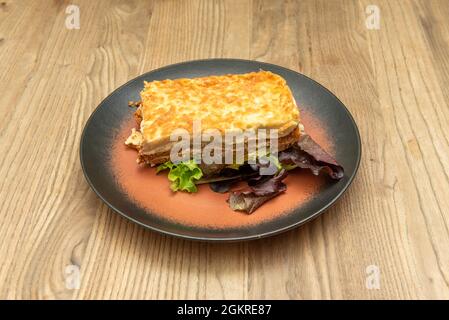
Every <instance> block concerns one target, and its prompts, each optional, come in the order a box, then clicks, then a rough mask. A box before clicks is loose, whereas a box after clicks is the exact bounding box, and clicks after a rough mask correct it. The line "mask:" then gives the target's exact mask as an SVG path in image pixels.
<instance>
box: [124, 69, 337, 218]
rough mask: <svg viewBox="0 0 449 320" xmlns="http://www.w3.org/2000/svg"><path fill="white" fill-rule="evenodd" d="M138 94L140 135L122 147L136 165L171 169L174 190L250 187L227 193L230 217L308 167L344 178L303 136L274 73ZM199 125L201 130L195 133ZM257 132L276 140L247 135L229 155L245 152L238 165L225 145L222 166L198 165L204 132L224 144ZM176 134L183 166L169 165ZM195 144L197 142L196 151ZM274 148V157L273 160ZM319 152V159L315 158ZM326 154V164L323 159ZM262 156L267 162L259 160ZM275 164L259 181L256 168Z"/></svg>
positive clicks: (181, 83) (152, 87)
mask: <svg viewBox="0 0 449 320" xmlns="http://www.w3.org/2000/svg"><path fill="white" fill-rule="evenodd" d="M140 95H141V102H140V103H139V104H138V108H137V110H136V112H135V116H136V119H137V122H138V128H137V129H134V130H133V132H132V133H131V135H130V136H129V138H128V139H127V140H126V142H125V143H126V144H127V145H128V146H130V147H133V148H136V149H137V150H138V159H137V162H138V163H142V164H147V165H150V166H156V165H157V166H158V171H162V170H169V175H168V178H169V180H170V181H171V188H172V189H173V190H174V191H178V190H181V191H188V192H194V191H196V185H197V184H199V183H211V188H212V190H214V191H217V192H227V191H229V190H231V189H232V185H233V184H234V183H235V182H237V181H242V180H248V181H249V186H248V188H249V189H248V190H246V191H242V190H240V191H235V192H234V191H231V193H230V199H229V203H230V205H231V207H232V208H233V209H234V210H240V211H245V212H249V213H251V212H252V211H254V210H255V209H256V208H257V207H258V206H260V205H261V204H262V203H263V202H265V201H266V200H268V199H270V198H272V197H273V196H275V195H277V194H279V193H281V192H282V191H284V190H285V185H284V184H283V183H282V180H283V179H284V178H285V176H286V173H287V171H288V170H291V169H294V168H297V167H300V168H308V169H312V171H314V172H315V173H317V174H318V172H319V171H321V169H323V168H326V170H327V171H328V172H329V174H330V176H331V177H334V178H340V177H341V176H342V175H343V173H342V169H341V167H340V166H338V164H336V162H335V161H334V160H333V159H332V158H331V157H330V156H328V155H327V154H326V153H325V152H324V151H323V150H322V149H321V148H319V146H317V145H316V144H313V145H312V144H311V143H312V142H313V140H311V139H310V137H308V136H307V135H306V134H305V133H304V130H303V126H302V125H301V121H300V114H299V110H298V107H297V105H296V103H295V99H294V97H293V95H292V92H291V90H290V88H289V87H288V85H287V83H286V81H285V80H284V79H283V78H282V77H281V76H279V75H277V74H273V73H271V72H268V71H259V72H251V73H246V74H229V75H220V76H209V77H201V78H193V79H175V80H168V79H167V80H162V81H152V82H145V83H144V89H143V90H142V92H141V94H140ZM198 124H199V125H200V130H199V131H196V130H195V125H198ZM261 129H264V130H265V131H266V132H267V133H268V132H270V133H271V132H275V133H276V135H275V139H276V140H273V139H272V137H271V136H270V138H268V137H267V136H263V135H262V136H260V135H257V134H256V135H244V138H243V140H242V141H240V143H238V142H237V140H235V141H234V140H233V141H232V145H231V148H232V149H233V152H235V153H237V152H238V151H243V155H244V156H243V161H240V162H238V161H235V162H231V163H229V161H225V157H224V155H225V154H226V152H227V151H228V150H227V149H226V148H229V143H228V144H226V143H223V142H221V143H220V149H219V150H217V149H216V148H215V149H214V152H215V153H218V151H222V152H221V155H223V156H222V157H221V159H220V157H218V158H217V157H215V158H214V159H215V160H216V161H215V162H214V163H210V161H201V160H200V161H198V160H195V159H196V158H195V157H194V153H195V151H196V152H200V153H201V151H203V150H204V148H206V147H207V145H208V144H209V142H210V141H203V140H202V139H201V137H199V136H202V135H203V134H204V133H205V132H208V131H210V130H214V132H219V133H220V134H221V135H222V136H223V137H224V136H225V135H226V134H229V133H231V134H232V133H233V132H235V133H237V132H240V133H241V132H249V131H250V132H256V133H257V132H259V131H260V130H261ZM175 131H177V132H183V133H185V134H187V135H188V136H189V137H190V141H189V147H190V148H189V157H188V158H187V159H185V160H184V161H181V162H179V161H178V162H174V161H172V160H173V159H172V157H173V153H172V151H173V148H174V147H175V145H176V144H177V143H178V142H179V141H174V140H173V138H172V137H171V136H172V135H173V133H174V132H175ZM197 138H198V139H197ZM195 139H197V140H195ZM198 140H199V141H200V143H199V144H196V145H195V141H198ZM224 140H225V139H224V138H223V141H224ZM262 140H263V141H262ZM273 141H274V142H276V153H275V154H274V153H273V154H271V153H270V150H272V148H270V147H272V144H274V142H273ZM304 141H307V143H308V149H309V153H307V152H305V151H304V150H303V149H302V148H301V142H302V143H304ZM311 141H312V142H311ZM254 144H255V145H258V144H264V145H265V146H266V149H264V150H266V152H265V153H264V154H261V153H260V152H256V153H253V149H251V148H250V147H251V146H253V145H254ZM317 148H319V151H320V152H321V154H320V159H316V158H315V157H314V154H313V153H314V152H315V151H316V150H317ZM225 149H226V150H225ZM258 151H259V150H258ZM190 152H191V153H190ZM310 152H312V154H310ZM323 152H324V154H325V155H326V157H328V158H326V157H325V158H323V157H322V155H323ZM262 157H264V158H265V160H268V161H258V160H261V158H262ZM194 158H195V159H194ZM280 159H282V161H280ZM250 160H251V161H250ZM273 164H274V166H275V167H276V170H275V171H274V172H272V174H271V175H268V176H262V175H261V172H262V170H261V169H262V168H266V167H267V166H270V165H271V166H272V165H273Z"/></svg>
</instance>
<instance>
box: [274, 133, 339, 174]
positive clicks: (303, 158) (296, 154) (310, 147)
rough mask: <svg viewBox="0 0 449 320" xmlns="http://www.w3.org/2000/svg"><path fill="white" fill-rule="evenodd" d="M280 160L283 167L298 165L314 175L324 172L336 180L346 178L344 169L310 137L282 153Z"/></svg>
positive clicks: (302, 139)
mask: <svg viewBox="0 0 449 320" xmlns="http://www.w3.org/2000/svg"><path fill="white" fill-rule="evenodd" d="M278 159H279V162H280V163H282V164H283V165H296V166H297V167H299V168H303V169H309V170H311V171H312V173H313V174H314V175H319V174H320V172H321V171H324V172H326V173H327V174H328V175H329V176H330V177H331V178H332V179H335V180H339V179H341V178H343V176H344V170H343V167H342V166H341V165H339V164H338V163H337V161H335V159H334V158H332V157H331V156H330V155H329V154H328V153H327V152H326V151H324V150H323V148H321V147H320V146H319V145H318V143H316V142H315V141H314V140H313V139H312V138H311V137H310V136H309V135H303V136H301V138H300V139H299V141H298V143H297V144H295V145H294V146H292V147H291V148H289V149H287V150H284V151H281V152H280V153H279V155H278Z"/></svg>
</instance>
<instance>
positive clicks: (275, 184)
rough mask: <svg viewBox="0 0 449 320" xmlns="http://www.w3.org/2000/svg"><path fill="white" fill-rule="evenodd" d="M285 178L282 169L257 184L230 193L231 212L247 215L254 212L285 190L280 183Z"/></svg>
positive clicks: (284, 171)
mask: <svg viewBox="0 0 449 320" xmlns="http://www.w3.org/2000/svg"><path fill="white" fill-rule="evenodd" d="M286 177H287V170H284V169H282V170H281V171H279V172H278V173H277V174H275V175H273V176H271V177H270V178H269V179H263V180H261V181H260V182H259V183H255V184H252V185H248V187H246V188H244V189H241V190H236V191H231V192H230V194H229V199H228V203H229V206H230V207H231V209H232V210H236V211H243V212H246V213H248V214H250V213H252V212H254V211H255V210H256V209H257V208H259V207H260V206H261V205H262V204H264V203H265V202H267V201H268V200H270V199H272V198H274V197H276V196H277V195H279V194H280V193H281V192H284V191H285V190H286V189H287V186H286V185H285V184H284V183H283V182H282V180H284V179H285V178H286Z"/></svg>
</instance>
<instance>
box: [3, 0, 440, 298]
mask: <svg viewBox="0 0 449 320" xmlns="http://www.w3.org/2000/svg"><path fill="white" fill-rule="evenodd" d="M74 3H75V4H76V5H78V6H79V10H80V11H79V12H80V29H68V28H66V19H70V17H69V15H70V14H71V13H70V10H68V11H67V12H68V13H66V9H67V6H68V4H69V3H68V2H65V1H61V2H60V1H38V0H34V1H9V0H5V1H3V2H1V3H0V70H1V72H0V79H1V81H0V92H1V95H0V119H1V120H0V121H1V133H0V137H1V140H0V148H1V149H0V153H1V167H0V188H1V194H0V203H1V207H0V210H1V212H0V298H8V299H13V298H47V299H49V298H56V299H72V298H75V299H84V298H86V299H98V298H162V299H176V298H189V299H195V298H208V299H209V298H215V299H231V298H234V299H257V298H276V299H278V298H285V299H289V298H291V299H303V298H312V299H315V298H318V299H319V298H324V299H337V298H343V299H346V298H347V299H353V298H381V299H384V298H446V299H447V298H449V214H448V213H449V212H448V208H449V179H448V175H449V173H448V172H449V143H448V140H449V125H448V123H449V108H448V106H449V103H448V101H449V85H448V83H449V23H448V20H447V18H448V17H449V1H447V0H441V1H427V0H422V1H398V0H395V1H378V0H360V1H327V0H326V1H325V0H321V1H285V2H281V1H268V0H267V1H259V0H254V1H241V0H230V1H126V2H125V1H106V0H101V1H87V0H86V1H79V0H77V1H74ZM372 4H374V5H377V8H378V9H379V14H380V21H379V22H380V24H379V27H380V28H379V29H377V28H374V29H373V28H372V27H373V26H374V27H376V25H375V24H372V22H373V21H374V22H375V19H374V18H373V17H375V16H373V14H377V11H376V8H374V9H373V8H372V7H368V6H369V5H372ZM367 7H368V8H367ZM69 9H70V8H69ZM372 10H374V11H372ZM367 19H368V20H367ZM373 19H374V20H373ZM72 21H74V20H72ZM69 22H70V21H69ZM368 27H369V28H368ZM213 57H232V58H244V59H253V60H258V61H265V62H270V63H274V64H278V65H281V66H285V67H287V68H291V69H293V70H297V71H299V72H301V73H303V74H305V75H307V76H310V77H312V78H313V79H315V80H317V81H318V82H320V83H322V84H323V85H324V86H326V87H327V88H329V89H330V90H331V91H333V92H334V93H335V94H336V95H337V96H338V97H339V98H340V99H341V100H342V101H343V102H344V103H345V104H346V106H347V107H348V108H349V110H350V111H351V113H352V114H353V115H354V117H355V119H356V122H357V123H358V126H359V128H360V133H361V136H362V143H363V158H362V163H361V167H360V170H359V173H358V175H357V177H356V179H355V181H354V183H353V185H352V186H351V188H350V189H349V191H348V192H347V193H346V194H345V195H344V196H343V197H342V198H341V200H340V201H339V202H338V204H337V205H335V206H334V207H332V209H330V210H328V212H326V213H325V214H324V215H322V216H321V217H319V218H318V219H315V220H314V221H312V222H310V223H308V224H306V225H304V226H302V227H300V228H297V229H295V230H292V231H289V232H286V233H284V234H281V235H279V236H275V237H272V238H267V239H262V240H257V241H251V242H243V243H232V244H210V243H199V242H191V241H184V240H179V239H175V238H172V237H168V236H163V235H160V234H157V233H155V232H151V231H148V230H145V229H143V228H141V227H139V226H137V225H135V224H133V223H131V222H129V221H127V220H126V219H124V218H122V217H120V216H119V215H117V214H115V213H113V212H112V211H111V210H109V209H108V208H107V206H106V205H104V204H103V203H102V202H101V201H100V200H99V199H98V198H97V196H96V195H95V194H94V192H93V191H92V190H91V189H90V188H89V186H88V185H87V183H86V181H85V179H84V176H83V173H82V171H81V167H80V162H79V154H78V151H79V142H80V135H81V131H82V129H83V126H84V124H85V123H86V120H87V118H88V117H89V115H90V114H91V112H92V111H93V110H94V108H95V107H96V106H97V105H98V104H99V102H100V101H101V100H102V99H103V98H105V97H106V96H107V95H108V94H109V93H110V92H111V91H113V90H114V89H115V88H117V87H118V86H119V85H121V84H123V83H125V82H126V81H127V80H129V79H132V78H134V77H136V76H137V75H140V74H142V73H144V72H146V71H149V70H152V69H155V68H157V67H160V66H163V65H167V64H172V63H176V62H180V61H186V60H193V59H202V58H213ZM78 267H79V269H78ZM78 270H79V272H80V276H81V280H80V286H79V288H76V281H74V280H73V279H75V278H73V277H74V276H76V275H77V274H78V273H77V271H78ZM75 280H76V279H75ZM74 284H75V285H74Z"/></svg>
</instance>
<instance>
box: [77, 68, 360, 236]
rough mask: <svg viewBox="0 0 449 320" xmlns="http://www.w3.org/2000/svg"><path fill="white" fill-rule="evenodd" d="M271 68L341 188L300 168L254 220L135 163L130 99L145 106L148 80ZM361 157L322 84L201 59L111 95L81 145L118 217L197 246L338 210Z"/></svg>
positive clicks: (343, 114) (85, 165)
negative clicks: (337, 168) (330, 161)
mask: <svg viewBox="0 0 449 320" xmlns="http://www.w3.org/2000/svg"><path fill="white" fill-rule="evenodd" d="M261 69H262V70H267V71H271V72H273V73H276V74H279V75H281V76H282V77H283V78H284V79H285V80H286V81H287V83H288V85H289V87H290V88H291V90H292V92H293V95H294V97H295V99H296V102H297V104H298V107H299V108H300V111H301V118H302V122H303V124H304V126H305V129H306V132H308V133H309V134H310V135H311V136H312V137H313V138H314V139H315V140H317V142H319V143H320V144H321V145H322V146H323V147H324V149H326V150H327V151H328V152H329V153H331V154H332V155H333V156H334V157H335V159H336V160H337V161H338V162H339V163H340V164H341V165H342V166H343V167H344V169H345V176H344V177H343V178H342V179H341V180H339V181H337V182H335V181H330V179H328V178H326V177H323V176H320V177H316V176H313V175H312V174H311V173H309V172H304V171H301V170H294V171H295V173H293V174H290V175H289V176H288V177H287V180H286V184H287V191H286V192H285V193H284V194H282V195H280V196H278V197H276V198H274V199H272V200H271V201H269V202H267V203H266V204H264V205H262V206H261V207H260V208H259V209H258V210H256V211H255V212H254V213H253V214H251V215H247V214H245V213H241V212H234V211H232V210H231V209H229V207H228V205H227V203H226V197H227V196H226V195H223V194H217V193H213V192H212V191H211V190H210V189H209V188H208V186H207V185H203V186H201V187H200V188H199V192H198V193H196V194H187V193H182V192H181V193H180V192H178V193H172V192H171V191H170V190H169V184H168V180H167V178H166V174H162V173H160V174H158V175H156V173H155V170H154V169H153V168H148V167H146V168H145V167H144V168H142V167H140V166H138V165H137V164H136V162H135V159H136V156H137V154H136V151H135V150H132V149H129V148H127V147H126V146H124V144H123V142H124V139H125V138H126V136H127V135H128V134H129V133H130V130H131V128H132V127H133V126H135V121H134V120H133V113H134V109H133V108H130V107H128V102H129V101H138V100H140V97H139V92H140V91H141V90H142V88H143V81H144V80H145V81H152V80H163V79H176V78H193V77H200V76H209V75H220V74H230V73H247V72H252V71H258V70H261ZM360 158H361V142H360V135H359V131H358V128H357V125H356V123H355V122H354V119H353V117H352V116H351V114H350V113H349V111H348V109H347V108H346V107H345V106H344V105H343V103H342V102H341V101H340V100H339V99H338V98H337V97H336V96H335V95H334V94H332V93H331V92H330V91H329V90H327V89H326V88H324V87H323V86H322V85H320V84H319V83H317V82H316V81H314V80H312V79H310V78H308V77H306V76H304V75H302V74H300V73H298V72H295V71H292V70H289V69H286V68H283V67H280V66H277V65H273V64H268V63H263V62H257V61H248V60H239V59H209V60H195V61H189V62H183V63H178V64H174V65H169V66H166V67H162V68H160V69H157V70H154V71H150V72H148V73H145V74H143V75H141V76H139V77H137V78H135V79H133V80H131V81H129V82H127V83H126V84H124V85H122V86H121V87H119V88H118V89H116V90H115V91H114V92H112V93H111V94H110V95H109V96H108V97H107V98H106V99H104V100H103V101H102V102H101V103H100V105H99V106H98V107H97V108H96V109H95V111H94V112H93V113H92V115H91V116H90V118H89V119H88V121H87V123H86V125H85V128H84V131H83V134H82V137H81V145H80V160H81V166H82V169H83V172H84V175H85V177H86V179H87V182H88V184H89V185H90V186H91V188H92V189H93V190H94V192H95V193H96V194H97V195H98V196H99V197H100V198H101V199H102V200H103V201H104V202H105V203H106V204H107V205H108V206H109V207H110V208H111V209H112V210H114V211H115V212H117V213H119V214H121V215H122V216H124V217H126V218H128V219H130V220H132V221H134V222H135V223H137V224H139V225H141V226H144V227H146V228H149V229H151V230H154V231H158V232H161V233H164V234H168V235H172V236H177V237H181V238H186V239H192V240H204V241H240V240H249V239H257V238H262V237H266V236H271V235H274V234H278V233H280V232H283V231H286V230H289V229H292V228H294V227H297V226H299V225H301V224H304V223H305V222H307V221H310V220H311V219H313V218H315V217H317V216H318V215H320V214H321V213H323V212H324V211H325V210H326V209H328V208H329V207H330V206H331V205H332V204H334V203H335V202H336V201H337V200H338V198H340V196H341V195H342V194H343V193H344V192H345V190H346V189H347V188H348V187H349V185H350V184H351V182H352V181H353V179H354V177H355V175H356V173H357V169H358V167H359V163H360Z"/></svg>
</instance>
